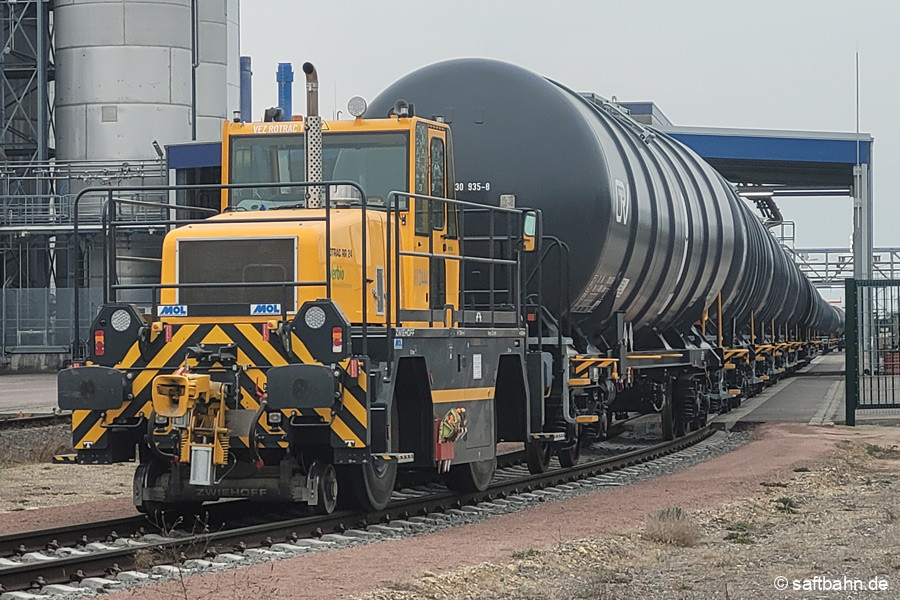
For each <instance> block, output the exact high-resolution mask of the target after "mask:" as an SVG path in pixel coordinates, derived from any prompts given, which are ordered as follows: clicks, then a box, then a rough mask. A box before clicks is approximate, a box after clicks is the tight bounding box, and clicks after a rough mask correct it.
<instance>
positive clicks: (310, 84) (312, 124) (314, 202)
mask: <svg viewBox="0 0 900 600" xmlns="http://www.w3.org/2000/svg"><path fill="white" fill-rule="evenodd" d="M303 72H304V73H305V74H306V180H307V181H313V182H315V181H322V117H320V116H319V74H318V73H316V68H315V67H314V66H313V64H312V63H308V62H307V63H303ZM306 207H307V208H321V207H322V188H321V187H319V186H314V187H309V188H307V193H306Z"/></svg>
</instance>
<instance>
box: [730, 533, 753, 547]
mask: <svg viewBox="0 0 900 600" xmlns="http://www.w3.org/2000/svg"><path fill="white" fill-rule="evenodd" d="M725 540H726V541H728V542H734V543H735V544H752V543H753V538H751V537H750V536H749V535H748V534H747V533H745V532H743V531H729V532H728V533H727V534H726V535H725Z"/></svg>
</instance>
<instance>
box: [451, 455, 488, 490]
mask: <svg viewBox="0 0 900 600" xmlns="http://www.w3.org/2000/svg"><path fill="white" fill-rule="evenodd" d="M496 467H497V458H496V457H494V458H489V459H487V460H479V461H476V462H470V463H465V464H462V465H453V466H452V467H450V470H449V471H448V472H447V473H445V474H444V483H446V484H447V487H448V488H450V489H451V490H455V491H457V492H483V491H484V490H486V489H487V488H488V486H489V485H491V480H492V479H493V478H494V470H495V469H496Z"/></svg>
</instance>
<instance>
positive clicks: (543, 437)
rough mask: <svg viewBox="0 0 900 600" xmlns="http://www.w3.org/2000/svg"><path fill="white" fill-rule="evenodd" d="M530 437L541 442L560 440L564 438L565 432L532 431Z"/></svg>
mask: <svg viewBox="0 0 900 600" xmlns="http://www.w3.org/2000/svg"><path fill="white" fill-rule="evenodd" d="M531 439H533V440H537V441H541V442H561V441H563V440H564V439H566V434H565V433H564V432H561V431H558V432H556V433H532V434H531Z"/></svg>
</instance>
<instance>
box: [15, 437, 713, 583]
mask: <svg viewBox="0 0 900 600" xmlns="http://www.w3.org/2000/svg"><path fill="white" fill-rule="evenodd" d="M713 433H714V431H713V430H712V429H711V428H709V427H707V428H704V429H701V430H699V431H696V432H693V433H691V434H689V435H687V436H685V437H682V438H678V439H677V440H674V441H671V442H663V443H656V444H652V445H645V447H636V448H635V449H633V450H631V451H628V452H625V453H620V454H617V455H615V456H603V446H602V443H601V445H600V447H599V448H598V449H597V450H599V451H594V450H592V449H586V451H585V453H584V454H583V458H582V460H583V463H582V464H580V465H578V466H576V467H571V468H565V469H563V468H556V469H551V470H549V471H548V472H547V473H543V474H540V475H531V474H529V473H528V472H527V469H526V468H525V467H524V466H523V465H521V464H517V463H519V462H521V461H522V460H523V457H522V456H521V454H524V453H518V454H516V453H514V454H513V455H507V457H506V459H505V460H506V462H507V463H512V464H507V465H505V466H502V468H499V469H498V472H497V475H496V477H495V478H494V482H493V484H492V485H491V486H490V488H488V489H487V490H486V491H484V492H480V493H463V494H460V493H458V492H452V491H450V490H448V489H447V488H446V487H444V486H443V485H440V484H436V483H429V484H425V485H419V486H416V487H412V488H403V489H401V490H400V491H398V492H395V494H394V497H393V499H392V501H391V503H390V504H389V505H388V506H387V507H386V508H385V509H384V510H382V511H377V512H369V513H364V512H355V511H337V512H335V513H333V514H331V515H327V516H320V515H308V514H307V515H301V513H299V512H298V511H297V510H293V509H285V510H278V509H277V508H276V509H275V510H273V511H271V512H270V513H269V514H268V515H267V516H266V518H256V519H255V520H254V519H253V518H248V517H247V510H246V507H245V505H244V503H243V502H241V501H235V502H226V503H220V504H214V505H210V506H209V507H208V508H209V512H208V514H207V516H206V517H205V518H204V519H203V520H202V521H197V522H194V523H191V524H186V523H183V522H182V523H180V524H179V525H178V527H175V528H166V527H164V528H162V529H160V528H159V527H157V526H155V525H154V524H153V523H151V522H150V521H149V520H148V519H147V518H146V517H143V516H135V517H126V518H120V519H115V520H111V521H103V522H97V523H88V524H79V525H72V526H68V527H59V528H55V529H49V530H43V531H33V532H28V533H22V534H14V535H3V536H0V592H2V591H20V590H33V591H38V590H41V589H43V588H45V587H46V586H51V587H50V588H48V590H53V591H54V593H60V592H62V593H65V589H66V588H65V587H63V588H59V587H58V586H59V585H60V584H62V585H63V586H65V584H71V583H72V582H73V581H74V582H80V583H81V585H89V586H90V585H96V586H103V585H105V584H104V582H106V583H110V582H115V581H116V580H115V578H116V577H118V576H119V575H120V574H123V575H124V574H128V575H129V576H130V578H131V579H138V578H142V577H143V578H146V577H147V575H146V574H144V573H142V572H141V570H146V569H149V568H150V567H152V566H153V565H155V564H159V565H165V564H170V565H171V564H177V563H179V562H184V561H186V560H187V561H191V560H193V561H194V562H197V561H198V559H199V560H200V561H201V562H202V559H204V558H210V557H216V556H223V555H229V556H233V553H234V552H237V553H243V552H247V553H256V554H265V553H272V554H279V553H282V554H283V553H284V551H286V550H287V551H288V554H290V549H292V548H293V549H295V550H296V551H307V550H308V549H309V548H310V547H311V546H316V545H329V544H331V543H332V542H333V541H334V540H341V539H350V538H367V537H378V533H374V532H373V530H374V531H376V532H377V531H379V530H389V529H390V528H394V529H402V528H403V527H407V526H409V527H415V526H416V525H417V524H421V523H422V522H423V521H427V520H428V519H424V516H425V515H431V514H433V513H443V512H444V511H449V512H463V511H465V510H471V511H477V506H478V505H479V504H481V505H491V506H493V505H494V503H500V502H508V501H507V500H506V499H507V498H516V497H518V496H519V495H521V496H526V497H532V496H533V493H534V492H538V493H540V491H541V490H544V489H545V488H553V487H554V486H562V487H564V488H565V487H566V486H567V485H569V486H570V484H572V483H573V482H577V481H579V480H583V479H588V478H592V477H596V476H600V475H602V474H605V473H609V472H610V471H615V470H618V469H625V468H627V467H631V466H633V465H637V464H639V463H643V462H648V461H652V460H654V459H657V458H660V457H663V456H665V455H667V454H672V453H674V452H678V451H680V450H683V449H685V448H687V447H689V446H691V445H693V444H696V443H697V442H699V441H701V440H703V439H705V438H707V437H709V436H710V435H712V434H713ZM639 445H640V443H638V442H635V446H639ZM592 448H593V447H592ZM592 454H593V455H592ZM554 463H555V461H554ZM473 507H475V508H473ZM205 508H206V507H205ZM332 545H333V544H332ZM163 568H165V567H163ZM170 568H173V569H174V568H175V567H170ZM121 579H122V578H121V577H120V578H119V580H120V581H121ZM76 590H77V588H76Z"/></svg>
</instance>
